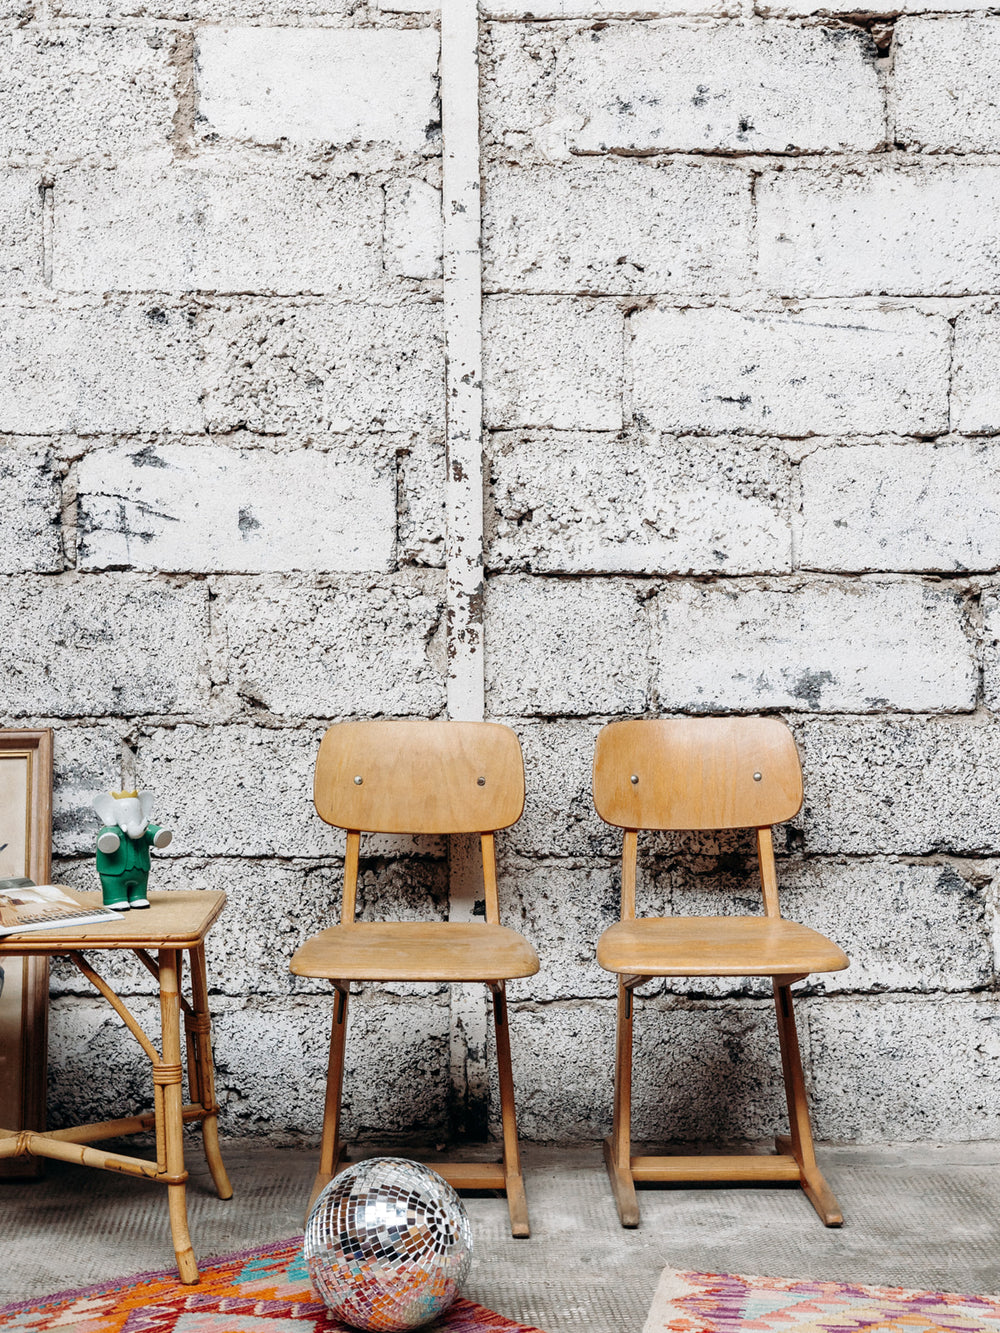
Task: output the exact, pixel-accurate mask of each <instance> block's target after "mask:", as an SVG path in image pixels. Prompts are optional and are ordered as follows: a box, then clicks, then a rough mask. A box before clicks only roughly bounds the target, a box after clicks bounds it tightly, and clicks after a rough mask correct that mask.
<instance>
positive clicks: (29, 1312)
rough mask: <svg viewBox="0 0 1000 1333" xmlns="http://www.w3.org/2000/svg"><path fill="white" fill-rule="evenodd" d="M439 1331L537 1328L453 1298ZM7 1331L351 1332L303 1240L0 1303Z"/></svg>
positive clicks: (497, 1332)
mask: <svg viewBox="0 0 1000 1333" xmlns="http://www.w3.org/2000/svg"><path fill="white" fill-rule="evenodd" d="M429 1327H430V1328H431V1329H435V1330H437V1329H440V1330H441V1331H442V1333H539V1330H538V1329H534V1328H529V1327H528V1326H527V1325H525V1324H518V1323H515V1321H514V1320H512V1319H505V1318H504V1316H503V1315H499V1314H494V1313H493V1312H492V1311H491V1310H485V1309H484V1308H483V1307H482V1306H481V1305H475V1304H473V1302H472V1301H466V1300H458V1301H456V1302H455V1304H454V1305H453V1306H452V1307H451V1309H450V1310H448V1311H447V1313H446V1314H445V1315H443V1316H442V1318H441V1319H440V1320H438V1322H437V1323H435V1324H433V1325H430V1326H429ZM0 1329H4V1330H6V1331H7V1333H352V1331H351V1330H350V1329H348V1328H347V1326H346V1325H343V1324H339V1323H338V1322H337V1321H336V1320H335V1319H332V1318H331V1317H330V1316H329V1314H328V1313H327V1310H326V1307H325V1306H324V1305H323V1303H322V1301H320V1300H318V1299H317V1297H316V1293H315V1292H314V1291H313V1289H312V1287H311V1286H310V1284H309V1274H308V1272H307V1270H306V1266H305V1260H304V1259H303V1258H302V1238H301V1236H300V1237H298V1238H297V1239H292V1240H285V1241H279V1242H278V1243H277V1244H276V1245H265V1246H263V1247H262V1248H260V1249H256V1250H247V1251H245V1252H244V1253H242V1254H233V1255H230V1256H229V1257H228V1258H226V1259H216V1260H215V1261H214V1262H212V1263H207V1264H204V1265H203V1266H202V1268H201V1282H200V1283H199V1284H198V1286H196V1287H185V1286H183V1285H182V1284H181V1283H180V1282H178V1280H177V1273H176V1271H170V1272H164V1273H142V1274H140V1275H139V1276H138V1277H129V1278H121V1279H119V1280H118V1281H117V1282H105V1283H102V1284H101V1285H99V1286H96V1287H86V1288H84V1289H83V1290H82V1291H64V1292H60V1293H59V1294H58V1295H57V1296H47V1297H43V1298H42V1299H35V1300H31V1301H21V1302H18V1303H17V1304H14V1305H5V1306H2V1307H0Z"/></svg>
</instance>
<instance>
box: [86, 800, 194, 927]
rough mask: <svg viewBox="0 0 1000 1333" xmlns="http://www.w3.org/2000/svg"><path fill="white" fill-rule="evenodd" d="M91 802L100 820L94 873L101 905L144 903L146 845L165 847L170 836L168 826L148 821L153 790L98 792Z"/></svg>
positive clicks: (118, 907) (147, 862) (146, 903)
mask: <svg viewBox="0 0 1000 1333" xmlns="http://www.w3.org/2000/svg"><path fill="white" fill-rule="evenodd" d="M93 806H94V809H95V810H96V811H97V814H98V816H99V817H100V818H101V819H103V820H104V827H103V828H102V829H101V831H100V832H99V833H98V835H97V873H98V875H99V876H100V879H101V888H102V890H103V897H104V906H105V907H112V908H114V910H115V911H117V912H127V911H128V909H129V908H130V907H148V906H149V898H148V897H147V892H148V885H149V866H150V859H149V851H150V848H151V847H167V846H169V845H170V842H171V840H172V838H173V836H174V835H173V834H172V833H171V832H170V830H169V829H165V828H161V827H160V825H159V824H151V823H150V822H149V815H150V811H151V810H152V808H153V793H152V792H148V791H144V792H141V793H140V792H138V791H112V792H102V793H101V795H100V796H95V797H94V801H93Z"/></svg>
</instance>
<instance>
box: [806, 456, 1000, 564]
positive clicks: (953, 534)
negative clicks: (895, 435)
mask: <svg viewBox="0 0 1000 1333" xmlns="http://www.w3.org/2000/svg"><path fill="white" fill-rule="evenodd" d="M799 479H800V482H801V486H802V531H801V537H800V540H799V560H800V562H801V564H802V565H803V566H805V567H806V568H809V569H839V570H857V571H870V570H879V569H899V570H941V571H943V572H956V571H963V570H993V569H998V568H1000V513H998V511H997V505H996V499H995V497H996V495H997V494H998V493H1000V446H998V445H997V444H995V443H993V442H992V441H988V440H968V441H965V440H941V441H934V442H933V443H932V442H930V441H921V440H910V441H907V442H905V443H892V444H887V443H875V442H872V443H864V444H856V445H840V446H836V447H833V448H823V449H817V450H816V452H815V453H812V454H810V455H809V456H808V457H807V458H804V459H803V460H802V464H801V467H800V468H799Z"/></svg>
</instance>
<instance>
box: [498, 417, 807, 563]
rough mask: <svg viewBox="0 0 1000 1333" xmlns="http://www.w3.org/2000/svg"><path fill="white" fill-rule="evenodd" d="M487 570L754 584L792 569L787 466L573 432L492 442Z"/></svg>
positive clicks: (753, 455) (748, 453) (779, 457)
mask: <svg viewBox="0 0 1000 1333" xmlns="http://www.w3.org/2000/svg"><path fill="white" fill-rule="evenodd" d="M492 472H493V502H494V506H495V512H494V515H493V520H492V524H491V533H490V540H489V548H488V549H489V556H488V559H489V563H490V565H491V567H493V568H508V569H524V570H527V571H528V572H530V573H533V574H551V573H563V572H565V573H573V574H577V573H587V572H589V571H591V570H594V571H598V572H600V573H608V574H612V573H636V574H659V573H677V574H706V573H723V574H755V573H766V572H772V573H781V572H783V571H785V570H788V569H790V568H791V554H792V552H791V528H790V522H789V513H790V495H789V487H790V484H791V478H790V472H791V465H790V463H789V460H788V457H787V455H786V454H785V453H784V452H783V451H782V450H781V449H778V448H774V447H773V446H769V445H766V444H763V445H761V446H760V447H755V446H754V445H748V444H746V443H743V442H741V441H739V440H736V439H730V440H719V441H717V440H712V441H704V440H697V439H677V438H676V437H673V436H660V435H656V434H654V433H653V432H648V433H646V434H643V435H640V436H639V437H637V438H636V437H631V436H624V435H604V434H591V433H583V432H580V431H569V432H561V431H560V432H558V433H556V432H552V433H544V432H538V433H531V434H527V433H515V432H502V433H499V434H497V435H495V436H494V437H493V441H492Z"/></svg>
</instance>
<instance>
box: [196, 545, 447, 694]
mask: <svg viewBox="0 0 1000 1333" xmlns="http://www.w3.org/2000/svg"><path fill="white" fill-rule="evenodd" d="M443 591H444V589H443V582H442V578H441V575H440V574H438V573H437V571H433V572H430V571H428V572H424V573H422V574H421V575H420V576H419V577H416V578H414V577H413V576H410V577H407V576H405V575H399V574H397V575H396V576H395V577H394V578H392V579H382V580H373V579H370V578H369V579H364V578H356V579H355V580H353V581H352V580H349V579H343V580H340V581H338V582H337V583H336V584H335V585H334V586H332V587H331V586H328V585H326V584H317V583H315V582H312V581H300V580H290V579H285V578H277V577H274V578H264V579H253V580H250V579H235V578H230V579H225V580H221V581H220V582H219V584H218V598H217V600H216V602H215V605H214V615H215V617H216V619H217V621H218V623H219V624H220V625H221V626H222V627H223V632H224V634H225V645H226V660H227V662H228V670H229V685H230V687H231V689H232V690H233V691H234V692H235V694H236V695H237V696H239V697H240V698H242V699H243V700H245V701H248V702H250V703H251V704H252V705H253V706H256V707H262V708H266V709H268V710H269V711H271V712H273V713H277V714H278V715H279V716H282V717H295V718H301V717H322V718H349V717H371V716H375V715H379V714H381V715H388V716H390V717H391V716H401V715H402V716H406V715H412V716H417V717H433V716H434V715H435V714H437V713H440V711H441V710H442V708H443V707H444V643H443V630H444V605H443Z"/></svg>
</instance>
